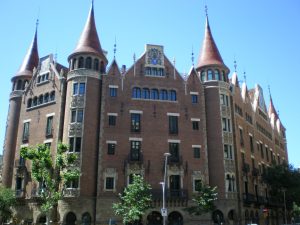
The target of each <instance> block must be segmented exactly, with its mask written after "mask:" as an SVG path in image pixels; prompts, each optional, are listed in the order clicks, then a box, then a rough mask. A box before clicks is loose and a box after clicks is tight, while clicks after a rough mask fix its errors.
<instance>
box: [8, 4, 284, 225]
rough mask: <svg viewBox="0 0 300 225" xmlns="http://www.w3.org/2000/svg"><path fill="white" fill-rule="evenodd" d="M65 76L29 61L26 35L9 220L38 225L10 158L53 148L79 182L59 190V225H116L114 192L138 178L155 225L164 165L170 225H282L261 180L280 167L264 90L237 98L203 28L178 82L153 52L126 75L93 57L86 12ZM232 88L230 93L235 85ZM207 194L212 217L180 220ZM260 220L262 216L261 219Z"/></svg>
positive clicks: (12, 134) (154, 48)
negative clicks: (74, 158) (14, 201)
mask: <svg viewBox="0 0 300 225" xmlns="http://www.w3.org/2000/svg"><path fill="white" fill-rule="evenodd" d="M68 61H69V67H68V68H67V67H64V66H62V65H60V64H59V63H58V62H56V61H55V60H54V59H53V56H52V55H48V56H45V57H43V58H39V55H38V45H37V31H36V32H35V34H34V39H33V42H32V44H31V46H30V48H29V50H28V53H27V55H26V56H25V58H24V61H23V63H22V65H21V67H20V69H19V70H18V72H17V73H16V74H15V75H14V76H13V78H12V92H11V95H10V99H9V102H10V106H9V114H8V118H7V128H6V137H5V146H4V167H3V183H4V185H5V186H7V187H11V188H12V189H14V190H16V194H17V197H18V198H19V199H20V202H22V203H23V204H21V205H20V206H19V207H18V208H17V211H16V213H17V215H18V216H19V217H20V218H22V219H24V221H25V222H27V223H43V222H44V219H45V215H42V214H41V213H40V211H39V206H38V204H36V200H37V199H38V195H39V193H40V189H41V188H42V187H41V186H40V185H39V184H38V183H36V182H34V181H33V180H32V179H31V176H30V164H29V162H26V161H24V159H22V158H20V147H22V146H28V145H30V146H31V145H36V144H38V143H45V144H47V145H48V146H49V147H50V149H51V151H52V152H53V154H55V149H56V146H57V143H58V142H59V141H61V140H62V141H63V142H65V143H69V144H70V152H74V153H76V154H77V155H78V159H79V160H78V163H77V166H78V167H79V168H80V171H81V176H80V179H79V180H78V181H74V182H72V183H70V184H69V185H68V188H67V189H66V192H65V198H64V200H62V201H60V204H59V208H58V211H59V212H58V213H59V218H60V222H61V223H64V224H75V223H76V224H81V223H82V224H107V223H108V222H109V221H110V223H114V222H117V223H120V218H117V217H116V216H115V215H114V214H113V212H112V209H111V205H112V203H113V202H115V201H116V200H117V196H118V193H120V192H122V190H123V189H124V187H126V185H127V184H128V183H130V182H131V178H132V174H140V175H142V176H143V177H144V178H145V180H146V181H147V182H148V183H150V184H151V186H152V192H153V193H152V194H153V208H152V209H150V210H148V211H147V212H146V215H145V216H144V218H142V221H143V223H144V224H161V223H162V216H161V214H160V208H161V207H162V194H161V187H160V184H159V182H160V181H162V179H163V174H164V169H163V168H164V160H165V158H164V153H166V152H169V153H171V156H170V157H169V159H168V165H167V186H168V189H167V207H168V223H169V224H208V223H220V222H223V223H226V224H242V223H243V224H244V223H260V224H263V223H265V222H269V224H279V223H280V222H282V216H281V213H282V203H280V201H278V199H273V198H272V196H269V192H268V187H267V186H266V185H265V184H264V183H262V181H261V174H262V173H263V171H264V170H265V168H266V167H267V166H269V165H271V163H272V162H274V163H282V162H284V161H287V149H286V137H285V128H284V127H283V125H282V124H281V122H280V119H279V116H278V114H277V113H276V110H275V108H274V105H273V101H272V99H271V98H270V106H269V109H267V108H266V104H265V100H264V96H263V90H262V88H261V87H260V86H259V85H257V86H256V87H255V88H253V89H248V88H247V85H246V84H245V83H242V84H241V83H240V82H239V81H238V76H237V73H236V72H234V73H233V74H232V76H231V78H229V73H230V71H229V68H228V67H227V66H226V65H225V63H224V62H223V60H222V57H221V54H220V53H219V51H218V48H217V45H216V43H215V41H214V39H213V36H212V32H211V29H210V25H209V22H208V17H207V18H206V26H205V35H204V40H203V45H202V50H201V51H200V56H199V61H198V63H197V65H196V66H195V67H192V68H191V70H190V72H189V74H188V76H187V77H182V76H181V75H180V74H179V72H178V71H177V70H176V68H175V66H174V63H172V62H171V61H170V60H169V59H168V58H167V57H166V56H165V55H164V47H163V46H159V45H150V44H147V45H146V46H145V51H144V53H143V55H142V56H141V57H140V58H138V59H136V60H135V61H134V64H133V65H132V66H131V67H130V68H128V69H126V68H125V67H122V68H120V67H119V65H118V64H117V61H116V60H115V59H114V60H113V61H112V62H111V63H110V64H109V62H108V60H107V58H106V53H105V52H104V51H103V50H102V47H101V44H100V41H99V38H98V34H97V30H96V24H95V19H94V8H93V6H92V7H91V10H90V12H89V15H88V19H87V22H86V25H85V27H84V30H83V32H82V35H81V37H80V39H79V41H78V44H77V46H76V48H75V50H74V51H73V52H72V53H71V54H70V56H69V58H68ZM240 84H241V86H240ZM200 181H202V182H204V183H209V184H210V185H211V186H217V187H218V194H219V195H218V200H217V201H216V205H217V209H216V210H215V211H214V212H213V213H212V215H203V216H201V217H192V216H189V215H188V214H187V213H186V212H185V211H184V208H185V207H186V206H188V205H190V204H191V198H192V195H193V193H195V192H196V191H195V186H196V184H197V182H200ZM266 208H267V209H268V215H266V214H263V209H266Z"/></svg>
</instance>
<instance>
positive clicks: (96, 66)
mask: <svg viewBox="0 0 300 225" xmlns="http://www.w3.org/2000/svg"><path fill="white" fill-rule="evenodd" d="M94 70H96V71H98V70H99V60H98V59H95V60H94Z"/></svg>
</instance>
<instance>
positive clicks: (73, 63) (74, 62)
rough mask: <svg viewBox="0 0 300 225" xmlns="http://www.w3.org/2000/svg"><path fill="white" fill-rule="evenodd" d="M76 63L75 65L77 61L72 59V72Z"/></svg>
mask: <svg viewBox="0 0 300 225" xmlns="http://www.w3.org/2000/svg"><path fill="white" fill-rule="evenodd" d="M76 63H77V59H76V58H75V59H73V62H72V70H74V69H76Z"/></svg>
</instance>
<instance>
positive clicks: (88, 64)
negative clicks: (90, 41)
mask: <svg viewBox="0 0 300 225" xmlns="http://www.w3.org/2000/svg"><path fill="white" fill-rule="evenodd" d="M85 68H87V69H92V58H91V57H87V58H86V60H85Z"/></svg>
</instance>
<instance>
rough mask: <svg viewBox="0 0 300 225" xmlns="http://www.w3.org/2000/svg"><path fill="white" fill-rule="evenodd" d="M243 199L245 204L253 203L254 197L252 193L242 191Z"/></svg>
mask: <svg viewBox="0 0 300 225" xmlns="http://www.w3.org/2000/svg"><path fill="white" fill-rule="evenodd" d="M243 201H244V203H245V204H251V203H255V202H256V197H255V195H253V194H249V193H243Z"/></svg>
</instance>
